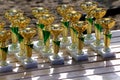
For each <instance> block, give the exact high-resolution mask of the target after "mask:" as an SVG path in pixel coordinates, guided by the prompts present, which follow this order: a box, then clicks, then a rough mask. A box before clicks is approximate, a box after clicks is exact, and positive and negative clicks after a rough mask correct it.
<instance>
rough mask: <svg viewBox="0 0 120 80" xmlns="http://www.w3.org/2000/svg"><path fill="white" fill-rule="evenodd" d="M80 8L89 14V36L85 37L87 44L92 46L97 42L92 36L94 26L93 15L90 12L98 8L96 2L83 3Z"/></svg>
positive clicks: (87, 18)
mask: <svg viewBox="0 0 120 80" xmlns="http://www.w3.org/2000/svg"><path fill="white" fill-rule="evenodd" d="M80 7H81V8H82V9H83V10H84V11H85V12H86V13H87V16H86V21H87V22H88V23H89V25H88V27H87V36H86V37H85V44H86V45H87V44H90V43H91V42H93V41H94V40H95V37H94V36H93V35H92V34H91V32H92V25H93V15H92V14H90V11H91V10H93V9H95V8H97V3H96V2H82V3H81V5H80Z"/></svg>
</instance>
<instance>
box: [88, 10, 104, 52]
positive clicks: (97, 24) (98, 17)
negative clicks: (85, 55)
mask: <svg viewBox="0 0 120 80" xmlns="http://www.w3.org/2000/svg"><path fill="white" fill-rule="evenodd" d="M90 13H91V14H93V16H94V17H95V18H96V20H95V22H94V26H95V36H96V40H95V41H94V42H93V43H90V47H91V48H92V49H93V50H95V51H97V50H98V49H100V48H102V47H103V42H102V40H101V32H102V26H101V25H100V21H101V18H102V17H103V16H104V15H105V14H106V9H104V8H95V9H93V10H91V11H90Z"/></svg>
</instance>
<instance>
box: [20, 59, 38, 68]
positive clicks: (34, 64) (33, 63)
mask: <svg viewBox="0 0 120 80" xmlns="http://www.w3.org/2000/svg"><path fill="white" fill-rule="evenodd" d="M22 65H23V67H24V68H26V69H30V68H37V67H38V63H37V61H34V60H32V61H31V62H26V61H24V60H23V61H22Z"/></svg>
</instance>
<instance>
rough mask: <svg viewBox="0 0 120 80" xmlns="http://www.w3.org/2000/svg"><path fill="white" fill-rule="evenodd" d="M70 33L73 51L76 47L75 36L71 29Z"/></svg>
mask: <svg viewBox="0 0 120 80" xmlns="http://www.w3.org/2000/svg"><path fill="white" fill-rule="evenodd" d="M70 33H71V39H72V44H71V48H72V49H75V47H76V45H75V43H76V34H75V33H74V31H73V29H70Z"/></svg>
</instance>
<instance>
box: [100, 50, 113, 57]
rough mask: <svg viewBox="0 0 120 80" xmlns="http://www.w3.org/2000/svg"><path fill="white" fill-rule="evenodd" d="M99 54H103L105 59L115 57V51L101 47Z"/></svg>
mask: <svg viewBox="0 0 120 80" xmlns="http://www.w3.org/2000/svg"><path fill="white" fill-rule="evenodd" d="M98 54H99V55H100V56H102V57H103V58H104V59H106V58H115V53H114V52H111V51H106V52H105V51H104V49H99V50H98Z"/></svg>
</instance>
